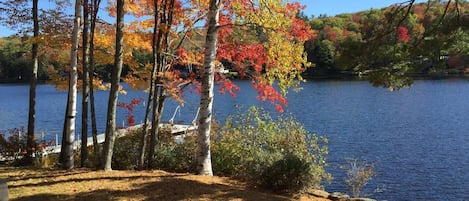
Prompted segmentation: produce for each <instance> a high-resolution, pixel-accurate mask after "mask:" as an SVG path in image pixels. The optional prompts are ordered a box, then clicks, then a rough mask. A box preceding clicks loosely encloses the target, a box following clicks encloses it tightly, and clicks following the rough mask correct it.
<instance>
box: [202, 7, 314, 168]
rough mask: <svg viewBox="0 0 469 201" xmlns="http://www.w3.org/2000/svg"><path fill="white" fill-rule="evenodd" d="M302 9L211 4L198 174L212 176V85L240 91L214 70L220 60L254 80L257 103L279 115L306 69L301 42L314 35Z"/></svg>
mask: <svg viewBox="0 0 469 201" xmlns="http://www.w3.org/2000/svg"><path fill="white" fill-rule="evenodd" d="M222 6H223V7H222ZM301 8H302V7H301V5H300V4H298V3H285V2H283V1H277V0H271V1H258V2H257V1H256V2H255V3H252V2H250V1H242V0H239V1H229V2H228V1H217V0H211V1H210V3H209V13H208V15H207V25H208V27H207V34H206V43H205V49H204V51H205V57H204V72H203V73H204V74H203V77H202V85H201V89H202V92H201V102H200V118H199V130H198V136H197V164H198V173H199V174H204V175H212V174H213V173H212V168H211V162H210V160H211V155H210V142H209V141H210V137H209V133H210V129H211V127H210V125H211V122H210V120H211V117H212V103H213V83H214V81H215V80H217V82H219V83H221V84H222V89H221V92H229V93H232V94H234V91H233V90H239V89H238V88H237V87H236V86H234V85H233V83H232V82H231V81H230V80H228V79H226V78H224V77H223V75H216V74H215V66H216V65H219V64H220V61H222V60H225V61H228V62H232V63H234V64H235V66H236V70H238V71H239V72H240V74H241V76H242V77H244V78H249V79H251V81H252V84H253V86H254V88H255V89H256V90H257V91H258V94H259V96H258V98H259V99H260V100H265V101H269V102H271V103H272V104H275V106H276V108H277V110H279V111H280V112H281V111H282V110H283V109H282V107H283V106H285V105H287V102H286V99H285V98H284V95H286V93H287V91H286V89H287V88H289V87H294V86H298V84H299V82H301V80H302V77H301V73H302V72H303V71H304V69H305V67H307V66H308V63H307V62H306V56H305V55H304V49H303V43H304V42H305V41H306V40H308V39H309V38H310V37H311V35H312V33H311V32H310V30H309V27H308V26H306V25H305V24H304V23H303V21H301V20H300V19H297V18H296V17H295V16H296V14H297V12H298V10H300V9H301ZM217 47H218V51H217ZM274 83H275V84H276V85H277V86H278V88H279V91H277V90H276V89H275V88H274V87H273V85H274Z"/></svg>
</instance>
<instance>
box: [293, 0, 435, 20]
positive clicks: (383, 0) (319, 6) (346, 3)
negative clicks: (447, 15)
mask: <svg viewBox="0 0 469 201" xmlns="http://www.w3.org/2000/svg"><path fill="white" fill-rule="evenodd" d="M297 1H299V2H300V3H301V4H303V5H306V6H307V7H306V10H305V11H304V12H305V14H306V15H307V16H311V15H314V16H316V17H317V16H319V15H320V14H327V15H328V16H334V15H337V14H341V13H352V12H357V11H363V10H369V9H370V8H384V7H387V6H390V5H393V4H396V3H402V2H406V0H297ZM424 1H426V0H417V1H416V2H424Z"/></svg>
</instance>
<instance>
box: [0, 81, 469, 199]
mask: <svg viewBox="0 0 469 201" xmlns="http://www.w3.org/2000/svg"><path fill="white" fill-rule="evenodd" d="M236 84H238V85H239V86H240V87H241V92H239V93H238V95H237V97H236V98H232V97H231V96H229V95H216V97H215V103H214V111H215V115H214V117H215V118H217V119H220V120H224V118H225V117H226V115H227V114H232V113H235V112H236V111H238V110H239V109H238V108H239V106H243V105H253V104H255V105H261V106H264V107H267V108H269V110H270V111H272V112H274V111H275V110H274V109H273V108H274V107H273V105H271V104H270V103H261V102H259V101H257V100H256V98H255V92H254V91H253V90H252V89H251V87H250V86H249V85H250V84H249V82H243V81H238V82H236ZM303 88H304V89H303V90H302V91H301V92H299V93H293V92H292V93H289V95H288V101H289V106H288V107H287V108H285V110H286V112H289V113H292V114H293V115H294V116H295V117H296V118H297V120H298V121H300V122H302V123H303V124H304V125H305V127H306V129H307V130H309V131H311V132H313V133H318V134H320V135H324V136H326V137H327V138H328V139H329V145H328V147H329V152H330V153H329V156H328V159H329V168H328V171H329V172H331V173H332V174H333V176H334V181H333V182H332V183H330V184H326V190H327V191H330V192H334V191H340V192H347V188H346V186H345V184H344V177H345V171H346V170H344V169H342V168H341V166H343V165H344V164H346V163H345V161H346V159H349V158H357V159H361V160H366V161H368V162H370V163H374V164H375V171H376V174H377V175H376V176H375V177H373V179H372V180H371V181H370V183H369V184H368V185H367V186H366V187H365V189H364V190H363V191H364V192H365V193H369V196H370V197H373V198H377V199H379V200H392V201H393V200H451V201H453V200H458V201H463V200H469V81H468V80H463V79H456V80H425V81H416V82H415V84H414V85H413V86H412V88H410V89H403V90H401V91H397V92H389V91H387V90H386V89H382V88H375V87H372V86H370V84H368V83H367V82H365V81H311V82H307V83H305V84H303ZM28 90H29V89H28V86H26V85H0V97H1V98H0V130H6V129H10V128H18V127H21V126H24V127H26V126H27V114H28V109H27V107H28ZM37 93H38V94H37V110H36V111H37V113H36V114H37V115H36V133H40V132H44V133H45V134H46V137H47V138H49V139H52V138H55V137H54V136H55V135H56V134H58V133H61V130H62V124H63V115H64V109H65V102H66V95H67V94H66V92H58V91H55V89H54V88H53V87H52V86H49V85H39V86H38V88H37ZM107 95H108V92H102V91H101V92H98V93H97V109H98V120H99V122H98V123H99V124H100V125H99V131H100V132H104V126H105V123H104V122H105V112H106V103H107ZM146 96H147V95H146V94H145V93H143V92H136V91H128V94H127V95H120V96H119V101H122V102H129V101H130V100H131V99H132V98H145V97H146ZM185 98H186V100H187V102H186V104H185V106H184V107H182V109H181V110H180V111H178V112H176V113H175V119H174V120H175V121H184V122H186V123H190V122H191V121H192V119H193V118H194V116H195V113H196V111H197V107H198V95H197V94H195V93H190V92H189V90H188V92H187V93H186V94H185ZM176 106H177V105H176V104H175V103H174V102H169V103H168V104H167V107H166V108H165V113H164V118H163V119H164V120H165V121H167V120H169V119H170V118H171V116H172V115H173V113H174V110H175V108H176ZM143 110H144V105H143V104H141V105H138V106H137V107H136V108H135V115H136V120H137V122H141V121H142V118H143ZM125 116H126V111H125V110H124V109H122V108H118V117H117V122H124V120H125ZM79 121H81V120H80V118H79V117H78V122H79ZM120 124H122V123H120ZM77 125H79V123H78V124H77ZM77 130H78V131H79V128H77Z"/></svg>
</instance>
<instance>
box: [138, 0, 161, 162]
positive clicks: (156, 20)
mask: <svg viewBox="0 0 469 201" xmlns="http://www.w3.org/2000/svg"><path fill="white" fill-rule="evenodd" d="M153 6H154V7H155V13H154V15H153V20H154V23H155V24H154V26H153V34H152V36H153V37H152V51H153V52H152V57H153V66H152V70H151V73H150V92H149V93H148V101H147V107H146V109H145V117H144V121H145V122H144V123H143V136H142V143H141V147H140V150H141V151H140V161H139V166H140V168H141V169H143V168H144V165H145V152H146V151H147V146H148V136H152V135H149V133H148V117H149V115H150V112H151V111H152V110H151V109H152V105H153V101H154V90H156V71H157V65H156V57H157V55H158V54H157V51H158V50H157V48H158V47H157V45H156V44H157V40H158V24H159V15H158V13H159V9H158V0H153ZM152 122H153V120H152ZM152 137H153V136H152ZM150 160H151V158H150V157H148V160H147V162H149V161H150Z"/></svg>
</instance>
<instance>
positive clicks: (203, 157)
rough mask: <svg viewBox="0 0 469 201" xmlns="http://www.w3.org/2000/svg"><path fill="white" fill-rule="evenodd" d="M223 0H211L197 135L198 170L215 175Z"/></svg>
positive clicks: (202, 173) (200, 172) (201, 172)
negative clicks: (216, 90)
mask: <svg viewBox="0 0 469 201" xmlns="http://www.w3.org/2000/svg"><path fill="white" fill-rule="evenodd" d="M221 3H222V0H210V8H209V11H208V29H207V36H206V40H205V55H204V56H205V58H204V74H203V77H202V93H201V96H200V118H199V130H198V135H197V170H198V173H199V174H201V175H213V172H212V161H211V154H210V127H211V121H212V104H213V86H214V77H215V75H214V70H215V56H216V54H217V36H218V20H219V19H218V15H219V12H220V8H221Z"/></svg>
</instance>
